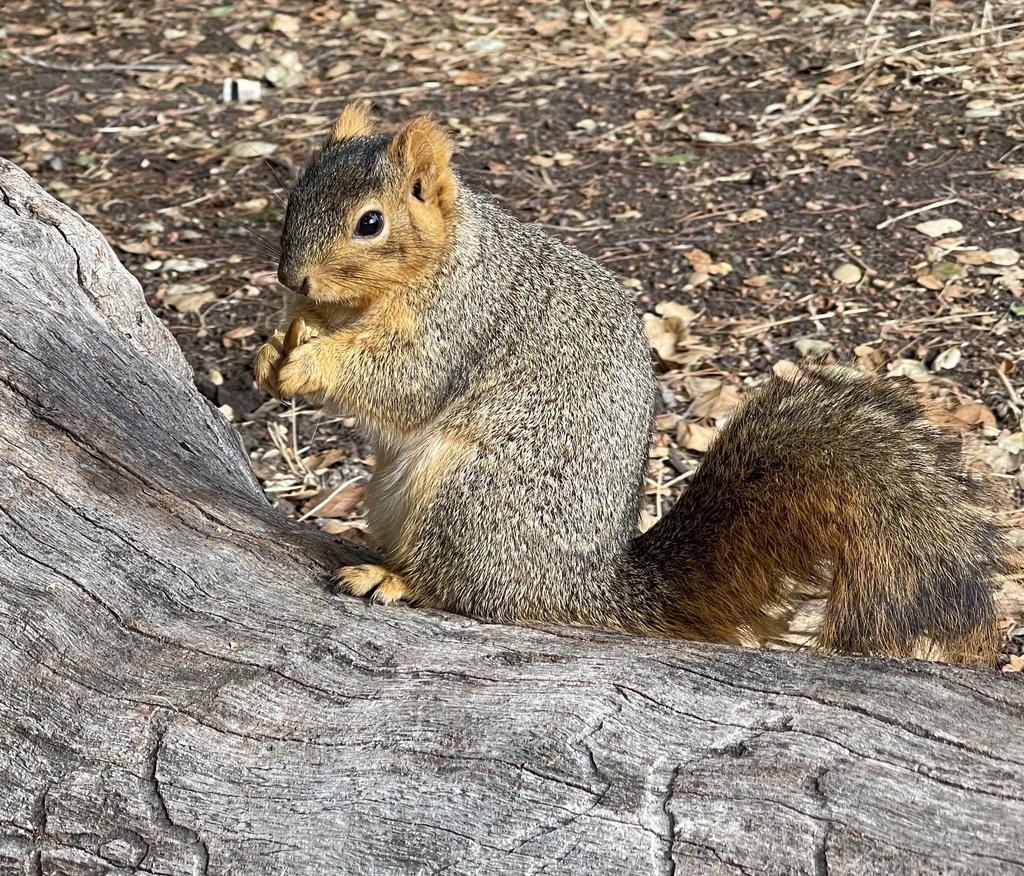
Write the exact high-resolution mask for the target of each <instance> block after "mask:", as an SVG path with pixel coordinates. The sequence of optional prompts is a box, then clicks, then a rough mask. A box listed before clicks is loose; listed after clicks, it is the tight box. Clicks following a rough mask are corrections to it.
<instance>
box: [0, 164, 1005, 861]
mask: <svg viewBox="0 0 1024 876" xmlns="http://www.w3.org/2000/svg"><path fill="white" fill-rule="evenodd" d="M0 313H2V315H3V316H2V319H0V594H2V595H0V872H4V873H8V872H11V873H26V874H38V873H45V874H50V873H68V874H102V873H139V872H141V873H161V874H175V876H177V874H188V873H211V874H213V873H217V874H228V873H231V874H250V873H251V874H263V873H266V874H279V873H289V874H297V873H310V874H319V873H353V874H355V873H358V874H410V873H440V872H444V873H449V874H477V873H509V874H512V873H541V872H544V873H566V874H568V873H573V874H575V873H592V872H600V873H615V874H619V873H648V872H649V873H659V874H661V873H666V874H667V873H677V874H683V873H749V872H759V873H809V874H824V873H849V874H858V876H860V874H872V873H879V874H882V873H885V874H891V873H919V872H943V873H965V874H967V873H970V874H979V873H1009V872H1024V809H1022V807H1021V806H1020V803H1019V800H1020V797H1021V794H1022V789H1024V784H1022V782H1024V732H1022V731H1024V717H1022V716H1024V685H1022V684H1020V683H1019V681H1018V680H1017V679H1011V678H1007V677H1001V676H999V675H997V674H995V673H991V672H983V671H972V670H965V669H956V668H950V667H941V666H936V665H931V664H925V663H914V662H905V661H904V662H901V661H893V660H888V661H886V660H854V659H820V658H814V657H809V656H804V655H798V654H781V653H772V652H764V651H753V650H743V649H737V648H726V647H714V646H704V645H691V644H685V643H679V642H668V641H657V640H645V639H636V638H629V637H626V636H616V635H610V634H604V633H595V632H589V631H581V630H568V631H567V630H557V631H543V630H526V629H514V628H505V627H496V626H487V625H482V624H478V623H474V622H471V621H469V620H466V619H463V618H459V617H453V616H446V615H442V614H439V613H430V612H423V611H415V610H411V609H406V608H387V609H384V608H379V607H372V606H369V605H367V604H365V603H364V602H361V601H358V600H355V599H349V598H340V597H333V596H331V595H329V594H328V592H327V591H326V589H325V587H324V582H325V577H326V574H327V571H328V570H329V569H330V568H331V567H333V566H335V565H337V564H339V563H340V562H342V561H343V560H345V559H346V558H347V557H350V556H351V554H350V553H349V552H348V551H347V550H346V549H345V548H344V546H342V545H339V544H338V543H336V542H334V541H333V540H331V539H329V538H327V537H324V536H322V535H320V534H318V533H316V532H313V531H311V530H309V529H306V528H302V527H299V526H296V525H293V524H290V523H287V522H285V521H282V520H279V519H277V517H276V516H275V515H274V513H273V512H272V510H271V509H270V508H269V506H268V505H267V503H266V502H265V500H264V499H263V497H262V495H261V493H260V491H259V488H258V486H257V484H256V483H255V481H254V480H253V478H252V476H251V474H250V472H249V469H248V462H247V460H246V458H245V455H244V453H243V452H242V450H241V447H240V445H239V442H238V440H237V438H236V437H235V435H234V433H233V432H232V431H231V429H230V427H229V426H228V425H227V424H226V423H225V422H224V421H223V419H222V418H221V417H220V416H219V414H218V413H217V412H216V411H214V410H212V409H211V408H210V407H209V406H208V405H207V404H206V403H205V402H204V401H203V399H202V398H201V396H200V395H199V394H198V393H197V392H195V390H194V389H193V387H192V385H191V381H190V380H189V372H188V367H187V365H186V364H185V362H184V361H183V359H182V357H181V355H180V352H179V351H178V349H177V348H176V346H175V345H174V343H173V341H172V340H171V339H170V336H169V335H168V333H167V332H166V331H165V330H164V329H163V327H162V326H160V324H159V323H158V322H157V321H156V320H155V319H154V318H153V316H152V315H151V314H150V312H149V311H148V309H147V308H146V306H145V303H144V300H143V298H142V294H141V291H140V289H139V286H138V284H137V283H136V282H135V281H134V280H133V279H132V278H131V277H130V276H129V275H128V274H127V273H126V272H125V271H124V270H123V269H122V268H121V267H120V266H119V265H118V263H117V261H116V259H115V258H114V256H113V254H112V253H111V252H110V250H109V249H108V247H107V246H106V244H105V243H104V242H103V240H102V238H101V237H100V235H99V234H98V232H96V231H95V230H94V229H92V228H91V227H89V226H87V225H86V224H85V223H84V222H83V221H82V220H81V219H79V218H78V217H77V216H76V215H75V214H74V213H73V212H72V211H71V210H69V209H68V208H66V207H63V206H62V205H59V204H57V203H56V202H54V201H53V200H52V199H50V198H49V197H48V196H46V195H45V194H44V193H43V192H41V190H39V189H38V188H37V187H36V186H35V185H34V184H33V183H32V182H31V180H29V179H28V177H26V176H25V175H24V174H23V173H21V172H20V171H19V170H18V169H16V168H15V167H13V165H10V164H8V163H5V162H3V161H2V160H0Z"/></svg>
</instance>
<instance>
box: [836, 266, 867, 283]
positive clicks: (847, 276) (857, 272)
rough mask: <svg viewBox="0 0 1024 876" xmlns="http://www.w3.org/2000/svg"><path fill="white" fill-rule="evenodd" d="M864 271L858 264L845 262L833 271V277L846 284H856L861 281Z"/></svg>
mask: <svg viewBox="0 0 1024 876" xmlns="http://www.w3.org/2000/svg"><path fill="white" fill-rule="evenodd" d="M863 276H864V272H863V271H862V270H861V269H860V268H858V267H857V266H856V265H853V264H850V263H849V262H845V263H843V264H841V265H840V266H839V267H838V268H836V269H835V270H834V271H833V272H832V279H833V280H836V281H837V282H839V283H842V284H843V285H844V286H855V285H856V284H857V283H859V282H860V281H861V278H862V277H863Z"/></svg>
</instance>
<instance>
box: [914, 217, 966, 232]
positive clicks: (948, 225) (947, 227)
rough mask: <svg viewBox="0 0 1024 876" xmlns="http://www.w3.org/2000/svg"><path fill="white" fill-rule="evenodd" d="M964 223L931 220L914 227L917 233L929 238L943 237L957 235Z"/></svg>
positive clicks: (948, 220)
mask: <svg viewBox="0 0 1024 876" xmlns="http://www.w3.org/2000/svg"><path fill="white" fill-rule="evenodd" d="M963 227H964V226H963V223H961V222H959V221H957V220H956V219H944V218H943V219H929V220H928V221H927V222H920V223H918V224H917V225H915V226H914V228H915V229H916V230H917V231H920V232H921V233H922V234H924V235H926V236H927V237H942V236H943V235H944V234H956V232H958V231H959V230H960V229H962V228H963Z"/></svg>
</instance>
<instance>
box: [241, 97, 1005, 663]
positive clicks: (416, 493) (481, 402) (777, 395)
mask: <svg viewBox="0 0 1024 876" xmlns="http://www.w3.org/2000/svg"><path fill="white" fill-rule="evenodd" d="M452 153H453V146H452V144H451V142H450V141H449V139H448V137H447V135H446V133H445V131H444V130H443V129H442V128H441V127H440V126H439V125H438V124H437V123H435V122H433V121H432V120H430V119H429V118H427V117H420V118H416V119H414V120H412V121H410V122H409V123H408V124H406V125H405V126H404V127H402V128H401V130H399V131H398V132H397V133H396V134H394V135H388V134H384V133H379V132H377V131H376V130H375V128H374V123H373V121H372V119H371V115H370V105H369V103H368V102H358V103H354V104H351V105H349V106H348V107H347V108H346V109H345V110H344V111H343V112H342V113H341V116H340V117H339V119H338V120H337V122H336V123H335V125H334V127H333V129H332V131H331V133H330V135H329V136H328V138H327V142H326V144H325V146H324V147H323V149H322V150H321V151H320V152H319V153H318V154H317V155H316V156H315V157H314V158H313V159H312V161H311V162H310V164H309V165H308V166H307V167H306V169H305V171H304V172H303V174H302V175H301V177H300V178H299V179H298V181H297V182H296V183H295V185H294V188H293V190H292V192H291V195H290V198H289V201H288V205H287V211H286V216H285V220H284V227H283V231H282V235H281V260H280V265H279V271H278V277H279V279H280V281H281V282H282V283H283V284H284V285H285V286H287V287H288V288H290V289H292V290H293V291H294V292H296V293H297V294H296V295H294V296H293V297H292V300H291V302H290V304H289V306H288V309H287V313H286V316H285V319H284V322H283V324H282V328H281V329H280V330H279V331H276V332H275V333H274V334H273V335H272V337H271V338H270V339H269V341H268V342H267V343H266V344H265V345H264V346H263V347H262V348H261V349H260V351H259V352H258V354H257V356H256V360H255V373H256V379H257V382H258V384H259V385H260V386H261V387H262V388H264V389H266V390H268V391H269V392H271V393H272V394H273V395H275V396H277V397H280V398H292V397H300V398H303V399H305V400H307V401H309V402H311V403H313V404H317V405H321V406H326V407H329V408H332V409H334V410H338V411H344V412H346V413H349V414H353V415H355V416H356V417H357V418H358V419H359V420H361V422H362V425H363V426H364V427H365V429H366V431H367V433H368V435H369V437H370V439H371V441H372V443H373V445H374V448H375V453H376V464H375V471H374V476H373V479H372V482H371V483H370V485H369V487H368V489H367V492H366V498H365V502H366V511H367V520H368V523H369V526H370V529H371V532H372V533H373V534H374V535H375V536H376V538H377V539H378V540H379V542H380V547H381V553H382V556H383V563H382V565H361V566H352V567H346V568H343V569H341V570H340V571H339V572H338V577H337V588H338V589H339V590H340V591H342V592H346V593H350V594H354V595H357V596H364V595H367V594H370V595H372V597H373V598H374V599H375V600H376V601H378V602H381V603H390V602H394V601H396V600H399V599H408V600H411V601H412V602H414V603H416V604H419V605H423V606H429V607H435V608H441V609H447V610H449V611H455V612H460V613H463V614H466V615H471V616H473V617H476V618H480V619H484V620H489V621H498V622H512V623H515V622H531V621H532V622H552V623H559V624H578V625H585V626H594V627H604V628H611V629H616V630H623V631H628V632H634V633H647V634H654V635H663V636H677V637H683V638H690V639H701V640H713V641H720V642H737V641H740V640H742V639H750V638H763V637H765V636H767V635H769V634H771V633H772V632H773V630H774V629H775V627H776V626H777V624H778V621H777V620H776V618H777V616H778V613H779V611H778V609H779V608H780V606H783V605H785V604H786V603H787V596H788V594H789V593H790V589H791V587H792V586H793V584H794V582H795V583H798V584H799V583H803V584H805V585H806V584H822V583H823V584H827V585H828V586H829V597H828V600H827V604H826V608H825V613H824V619H823V622H822V625H821V629H820V632H819V636H818V645H819V647H820V648H821V649H822V650H825V651H830V652H847V653H858V654H892V655H898V656H914V655H915V654H919V653H920V652H921V647H922V646H923V645H928V646H929V647H931V648H932V651H931V653H933V654H934V653H936V650H937V653H938V654H939V655H940V656H941V657H942V658H943V659H946V660H950V661H956V662H963V663H977V664H983V665H991V664H992V663H993V662H994V660H995V654H996V642H997V633H996V626H995V620H994V610H993V602H992V586H993V582H994V579H995V577H996V575H997V574H999V572H1000V571H1001V570H1002V568H1003V564H1004V556H1005V548H1004V543H1003V537H1002V535H1001V533H1000V531H999V530H998V529H997V527H996V526H995V525H994V524H993V523H992V522H991V521H990V519H989V516H988V515H986V514H985V512H984V511H983V510H982V509H981V507H980V506H979V504H978V501H979V497H978V488H977V486H976V485H975V484H974V482H973V481H972V480H971V478H970V477H969V476H968V475H967V474H966V472H965V470H964V467H963V463H962V460H961V455H960V446H959V437H958V436H957V435H955V434H954V433H953V432H952V431H949V430H947V429H945V428H942V427H940V426H939V425H937V424H936V423H934V422H932V421H931V420H930V419H928V418H927V417H926V416H925V411H924V409H923V407H922V404H921V403H920V402H919V400H918V398H917V396H916V393H915V392H914V391H913V390H912V389H911V388H910V387H909V386H905V385H902V384H897V383H894V382H890V381H884V380H882V379H880V378H876V377H868V376H862V375H860V374H858V373H856V372H853V371H852V370H850V369H841V368H838V367H836V366H831V367H825V366H819V367H809V368H804V369H802V370H801V372H800V374H799V375H798V376H797V377H796V378H793V379H780V378H774V379H772V380H771V381H770V382H769V383H768V384H767V386H765V387H764V388H763V389H761V390H759V391H758V392H756V393H754V394H753V395H752V396H751V398H750V399H749V400H748V401H747V402H746V403H745V404H744V405H743V406H742V407H741V408H740V410H739V411H738V412H737V413H736V415H735V416H734V417H733V418H732V419H731V421H730V422H729V424H728V425H727V426H726V427H725V428H724V429H723V430H722V432H721V434H720V436H719V438H718V440H717V441H716V442H715V443H714V444H713V445H712V447H711V448H710V450H709V451H708V453H707V454H706V456H705V458H704V460H703V463H702V465H701V466H700V468H699V469H698V470H697V472H696V474H695V476H694V477H693V479H692V481H691V483H690V486H689V487H688V489H686V491H685V492H684V493H683V495H682V497H681V498H680V500H679V501H678V502H677V504H676V505H675V507H674V508H673V509H672V510H671V511H670V512H669V513H668V514H667V515H666V516H665V517H664V518H663V519H662V520H661V521H660V522H659V523H657V524H656V525H655V526H654V527H653V528H652V529H650V530H649V531H647V532H645V533H644V534H642V535H639V536H636V535H635V531H636V525H637V520H638V514H639V503H640V496H641V485H642V481H643V475H644V469H645V465H646V460H647V451H648V443H649V440H650V431H651V421H652V416H653V409H654V398H655V381H654V376H653V370H652V365H651V358H650V352H649V349H648V345H647V343H646V341H645V339H644V336H643V333H642V331H641V329H640V322H639V319H638V318H637V315H636V313H635V312H634V311H633V308H632V306H631V303H630V301H629V299H628V296H627V294H626V292H625V291H624V290H623V288H622V287H621V286H620V284H619V283H618V282H617V281H616V280H615V279H614V278H613V277H612V275H611V274H609V273H608V272H607V271H606V270H605V269H604V268H602V267H600V266H599V265H598V264H596V263H595V262H593V261H592V260H591V259H589V258H587V257H586V256H584V255H583V254H582V253H580V252H578V251H577V250H575V249H573V248H571V247H569V246H567V245H565V244H563V243H561V242H560V241H558V240H556V239H554V238H553V237H550V236H549V235H547V234H545V233H544V232H543V231H541V230H540V229H539V228H537V227H535V226H531V225H524V224H522V223H520V222H519V221H517V220H516V219H514V218H513V217H511V216H510V215H508V214H507V213H505V212H504V211H502V210H501V209H500V208H499V207H498V206H496V205H495V204H494V203H493V202H492V201H491V200H489V199H488V198H487V197H485V196H484V195H482V194H479V193H477V192H475V191H473V190H472V189H471V188H469V187H468V186H466V185H465V184H464V183H463V182H462V181H461V180H460V179H459V176H458V175H457V173H456V172H455V170H454V169H453V168H452V166H451V158H452Z"/></svg>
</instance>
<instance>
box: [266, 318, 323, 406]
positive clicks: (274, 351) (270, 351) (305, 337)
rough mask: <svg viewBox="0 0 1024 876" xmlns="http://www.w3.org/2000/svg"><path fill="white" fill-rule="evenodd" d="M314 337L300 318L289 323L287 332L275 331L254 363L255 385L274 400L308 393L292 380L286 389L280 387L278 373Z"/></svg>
mask: <svg viewBox="0 0 1024 876" xmlns="http://www.w3.org/2000/svg"><path fill="white" fill-rule="evenodd" d="M315 337H316V332H315V331H313V330H312V329H310V328H309V327H308V326H307V325H306V322H305V320H303V319H302V318H301V317H300V318H297V319H293V320H292V321H291V324H290V325H289V326H288V331H287V332H283V331H281V330H278V331H275V332H274V334H273V335H271V336H270V339H269V340H268V341H267V342H266V343H265V344H264V345H263V346H262V347H260V349H259V352H257V353H256V358H255V359H254V360H253V372H254V373H255V376H256V385H257V386H259V388H260V389H262V390H263V391H264V392H269V393H270V394H271V395H272V396H274V398H293V397H295V396H297V395H301V394H303V393H304V392H305V393H309V392H310V391H311V390H310V389H303V387H302V386H301V385H300V386H296V379H295V378H294V376H293V378H292V379H291V380H289V381H288V386H287V387H285V386H282V381H281V370H282V368H283V366H284V365H285V364H286V363H287V362H289V361H291V359H292V354H293V353H295V351H297V350H298V349H300V348H301V347H302V346H303V345H304V344H306V343H307V342H308V341H310V340H312V339H313V338H315Z"/></svg>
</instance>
